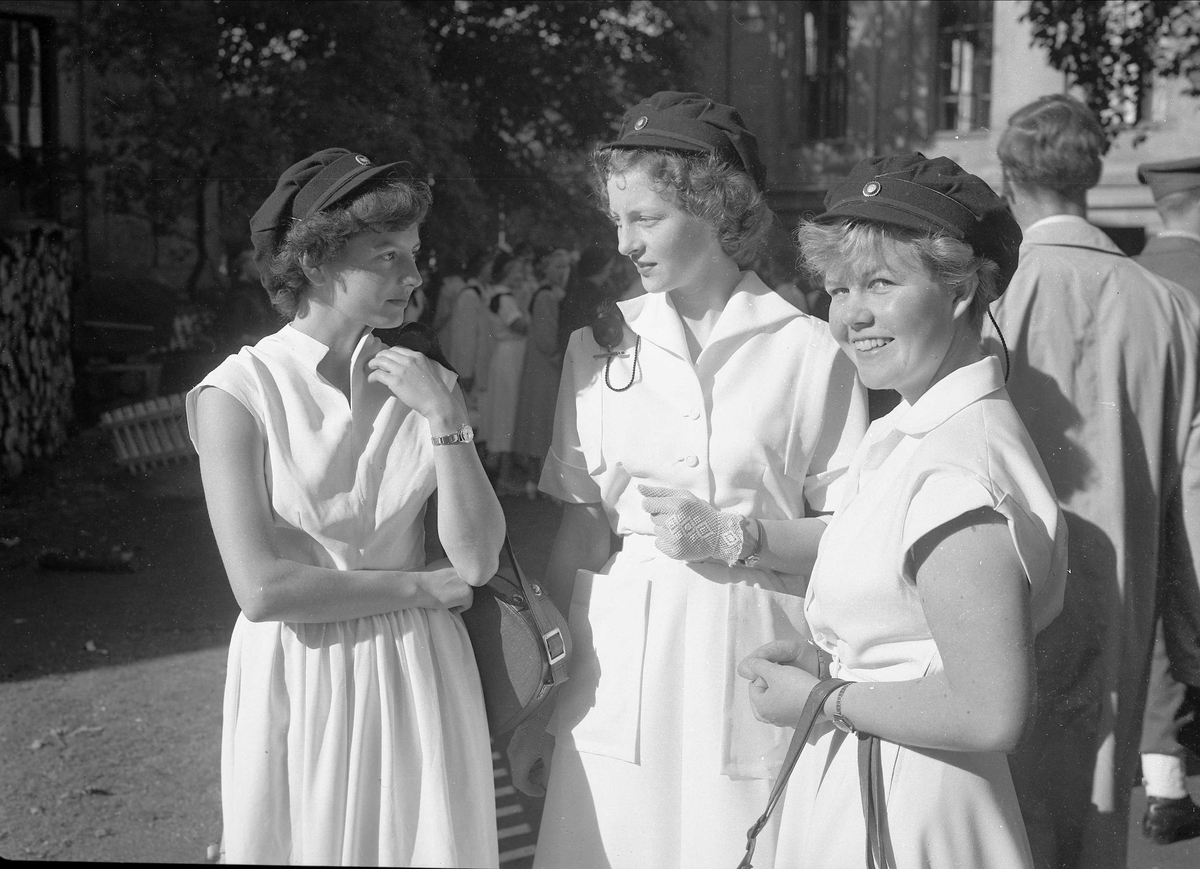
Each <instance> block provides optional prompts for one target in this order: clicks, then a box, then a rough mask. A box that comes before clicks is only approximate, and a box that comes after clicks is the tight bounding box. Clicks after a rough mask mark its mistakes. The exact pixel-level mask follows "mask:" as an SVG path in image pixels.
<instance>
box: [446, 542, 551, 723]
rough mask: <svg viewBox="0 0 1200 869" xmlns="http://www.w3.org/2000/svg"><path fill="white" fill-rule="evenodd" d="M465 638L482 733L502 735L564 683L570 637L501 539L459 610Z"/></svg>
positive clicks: (545, 595) (546, 599) (509, 545)
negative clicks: (479, 686) (492, 567)
mask: <svg viewBox="0 0 1200 869" xmlns="http://www.w3.org/2000/svg"><path fill="white" fill-rule="evenodd" d="M462 619H463V622H464V623H465V624H466V626H467V633H468V634H470V636H471V646H472V648H473V649H474V652H475V663H476V665H477V666H478V668H479V679H480V681H481V682H482V683H483V704H484V707H485V708H486V709H487V720H488V729H489V730H490V731H491V733H492V735H493V736H497V735H499V734H501V733H507V732H508V731H510V730H512V729H513V728H515V727H516V726H517V725H518V724H520V723H521V722H522V721H524V720H525V719H526V718H528V717H529V716H531V715H532V714H533V713H534V712H536V711H537V710H538V708H539V707H540V706H542V704H544V703H546V701H548V700H549V699H550V698H551V697H552V696H554V692H555V690H556V689H557V688H558V686H559V685H561V684H562V683H563V682H565V681H567V664H568V663H569V662H570V660H571V634H570V632H569V631H568V630H567V621H566V619H564V618H563V615H562V613H561V612H559V610H558V607H556V606H555V605H554V603H553V601H551V600H550V597H549V596H548V595H547V594H546V590H545V589H544V588H543V587H542V586H541V585H540V584H538V583H536V582H531V581H530V580H529V579H527V578H526V576H525V573H524V571H522V570H521V566H520V565H519V564H518V563H517V557H516V555H515V554H514V553H513V549H512V544H511V543H509V541H508V538H507V537H505V538H504V547H503V549H501V551H500V566H499V569H498V570H497V571H496V575H495V576H493V577H492V578H491V580H489V581H488V583H487V584H486V585H483V586H480V587H479V588H477V589H475V599H474V602H473V603H472V604H471V607H470V608H469V609H467V610H464V611H463V614H462Z"/></svg>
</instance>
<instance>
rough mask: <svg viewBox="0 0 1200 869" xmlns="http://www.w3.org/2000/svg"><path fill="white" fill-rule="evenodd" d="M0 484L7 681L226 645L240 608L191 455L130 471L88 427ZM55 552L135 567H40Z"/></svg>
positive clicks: (1, 677)
mask: <svg viewBox="0 0 1200 869" xmlns="http://www.w3.org/2000/svg"><path fill="white" fill-rule="evenodd" d="M0 486H2V487H3V488H0V682H11V681H19V680H26V679H33V678H37V677H40V676H45V675H49V674H53V673H67V672H75V671H79V670H86V669H90V668H93V667H98V666H112V665H116V664H126V663H130V662H133V661H139V660H144V659H147V658H155V657H159V656H163V655H173V654H178V653H181V652H191V651H197V650H200V649H206V648H210V647H213V646H223V645H227V644H228V642H229V635H230V631H231V630H232V627H233V623H234V620H235V619H236V617H237V613H238V607H237V603H236V601H235V600H234V598H233V594H232V592H231V591H230V590H229V585H228V583H227V582H226V580H225V575H224V571H223V570H222V568H221V564H220V558H219V556H218V554H217V548H216V543H215V541H214V540H213V537H212V531H211V530H210V527H209V524H208V516H207V513H206V511H205V506H204V499H203V495H202V492H201V489H200V480H199V469H198V466H197V464H196V462H195V461H194V460H193V461H192V462H190V463H188V464H185V465H178V466H175V467H172V468H164V469H160V470H156V471H152V472H148V473H144V474H137V475H134V474H130V473H129V472H128V471H127V470H124V469H123V468H121V467H119V466H117V465H116V463H115V461H114V452H113V448H112V445H111V442H110V441H109V436H108V433H107V432H106V431H104V430H103V429H100V428H93V429H88V430H86V431H84V432H82V433H80V434H79V435H77V436H76V437H74V438H72V439H71V441H70V442H69V443H68V444H67V445H66V447H65V448H64V449H63V451H62V452H61V453H60V454H59V455H58V456H56V457H55V458H54V459H53V460H52V461H46V462H43V463H41V464H39V465H35V466H34V467H31V468H29V469H28V470H27V471H26V472H25V473H24V474H22V475H21V476H20V477H18V478H16V479H15V480H4V481H0ZM48 551H55V552H60V553H63V554H64V555H67V556H78V555H86V556H89V557H91V558H99V559H108V560H115V561H116V562H117V563H120V560H121V558H122V557H125V558H129V559H130V561H129V562H128V563H129V565H130V566H131V567H132V572H97V571H87V572H84V571H73V570H44V569H41V568H39V566H38V561H39V555H41V554H43V553H45V552H48Z"/></svg>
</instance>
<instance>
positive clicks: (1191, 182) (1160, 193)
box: [1137, 157, 1200, 202]
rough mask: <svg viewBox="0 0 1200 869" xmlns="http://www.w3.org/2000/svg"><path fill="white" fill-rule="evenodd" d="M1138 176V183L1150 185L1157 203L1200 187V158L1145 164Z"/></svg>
mask: <svg viewBox="0 0 1200 869" xmlns="http://www.w3.org/2000/svg"><path fill="white" fill-rule="evenodd" d="M1137 175H1138V181H1140V182H1141V183H1143V184H1149V185H1150V192H1151V193H1152V194H1153V195H1154V201H1155V202H1157V201H1158V200H1160V199H1162V198H1163V197H1164V196H1167V195H1168V194H1171V193H1178V192H1180V191H1181V190H1194V189H1196V188H1198V187H1200V157H1187V158H1185V159H1183V160H1168V161H1166V162H1163V163H1143V164H1142V165H1140V166H1138V170H1137Z"/></svg>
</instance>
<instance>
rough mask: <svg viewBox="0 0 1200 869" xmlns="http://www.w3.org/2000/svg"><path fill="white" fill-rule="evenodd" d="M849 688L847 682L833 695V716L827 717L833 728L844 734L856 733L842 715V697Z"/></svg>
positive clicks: (853, 727)
mask: <svg viewBox="0 0 1200 869" xmlns="http://www.w3.org/2000/svg"><path fill="white" fill-rule="evenodd" d="M849 687H850V683H849V682H847V683H846V684H845V685H843V686H842V687H841V688H838V689H837V691H836V692H835V693H834V695H833V696H834V698H835V699H834V701H833V714H832V715H830V716H829V720H830V721H832V722H833V726H834V727H836V728H837V729H838V730H841V731H843V732H845V733H858V730H857V729H856V728H855V726H854V725H853V724H851V723H850V719H849V718H847V717H846V716H845V715H843V714H842V695H843V694H845V693H846V689H847V688H849ZM826 702H828V701H826Z"/></svg>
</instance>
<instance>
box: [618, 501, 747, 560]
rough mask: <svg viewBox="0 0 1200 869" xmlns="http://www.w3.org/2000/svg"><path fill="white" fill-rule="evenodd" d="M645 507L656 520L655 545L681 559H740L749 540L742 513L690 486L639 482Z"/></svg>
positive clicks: (663, 551)
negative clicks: (707, 499)
mask: <svg viewBox="0 0 1200 869" xmlns="http://www.w3.org/2000/svg"><path fill="white" fill-rule="evenodd" d="M638 491H639V492H641V493H642V495H643V496H644V498H645V500H643V501H642V508H643V509H644V510H645V511H646V512H647V513H649V514H650V519H651V520H652V521H653V522H654V534H655V538H656V539H655V541H654V545H655V546H656V547H658V549H659V551H660V552H662V553H663V554H664V555H667V556H670V557H671V558H677V559H679V560H680V561H707V560H709V559H710V558H711V559H716V560H718V561H723V562H725V563H726V564H728V565H733V564H735V563H736V562H737V560H738V558H740V557H741V554H742V546H743V544H744V543H745V536H744V534H745V531H744V527H743V525H742V521H743V520H742V517H741V516H740V515H739V514H737V513H730V512H722V511H719V510H717V509H715V508H714V507H711V506H709V505H708V504H706V503H705V502H704V501H701V500H700V499H699V498H697V497H696V496H695V495H693V494H692V493H691V492H689V491H687V490H686V489H668V488H665V487H663V486H641V485H639V486H638Z"/></svg>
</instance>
